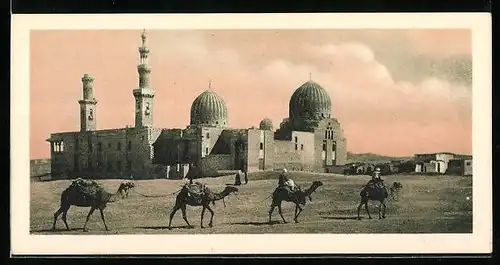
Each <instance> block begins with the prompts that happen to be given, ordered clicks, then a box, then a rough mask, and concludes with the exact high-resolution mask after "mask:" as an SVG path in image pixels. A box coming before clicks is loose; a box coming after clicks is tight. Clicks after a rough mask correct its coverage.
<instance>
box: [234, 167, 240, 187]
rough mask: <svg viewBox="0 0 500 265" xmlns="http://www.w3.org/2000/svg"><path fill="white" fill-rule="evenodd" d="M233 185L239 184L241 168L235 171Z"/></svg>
mask: <svg viewBox="0 0 500 265" xmlns="http://www.w3.org/2000/svg"><path fill="white" fill-rule="evenodd" d="M234 185H235V186H239V185H241V170H238V172H237V173H236V175H235V177H234Z"/></svg>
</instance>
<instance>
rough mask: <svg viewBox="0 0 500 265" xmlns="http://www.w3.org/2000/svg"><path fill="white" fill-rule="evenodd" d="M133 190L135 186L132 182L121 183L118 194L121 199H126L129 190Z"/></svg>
mask: <svg viewBox="0 0 500 265" xmlns="http://www.w3.org/2000/svg"><path fill="white" fill-rule="evenodd" d="M133 188H135V184H134V183H133V182H130V181H127V182H122V183H121V184H120V187H118V193H120V195H121V196H122V199H125V198H128V193H129V191H130V190H131V189H133Z"/></svg>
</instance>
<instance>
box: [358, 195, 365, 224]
mask: <svg viewBox="0 0 500 265" xmlns="http://www.w3.org/2000/svg"><path fill="white" fill-rule="evenodd" d="M363 204H365V201H364V200H363V199H361V202H360V203H359V205H358V220H361V217H360V216H359V214H360V212H361V207H363Z"/></svg>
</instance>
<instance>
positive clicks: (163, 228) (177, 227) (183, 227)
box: [134, 225, 194, 230]
mask: <svg viewBox="0 0 500 265" xmlns="http://www.w3.org/2000/svg"><path fill="white" fill-rule="evenodd" d="M134 228H139V229H149V230H168V226H136V227H134ZM172 229H194V227H192V228H189V226H187V225H182V226H172Z"/></svg>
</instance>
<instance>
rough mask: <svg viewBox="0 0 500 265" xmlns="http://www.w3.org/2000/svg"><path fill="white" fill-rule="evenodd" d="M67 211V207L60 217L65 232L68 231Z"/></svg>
mask: <svg viewBox="0 0 500 265" xmlns="http://www.w3.org/2000/svg"><path fill="white" fill-rule="evenodd" d="M68 210H69V207H68V208H67V209H66V210H65V211H64V212H63V215H62V220H63V222H64V225H65V226H66V230H69V225H68V220H66V216H67V215H68Z"/></svg>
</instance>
